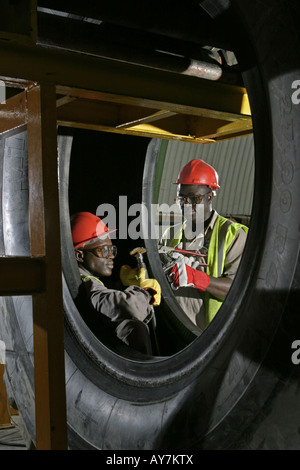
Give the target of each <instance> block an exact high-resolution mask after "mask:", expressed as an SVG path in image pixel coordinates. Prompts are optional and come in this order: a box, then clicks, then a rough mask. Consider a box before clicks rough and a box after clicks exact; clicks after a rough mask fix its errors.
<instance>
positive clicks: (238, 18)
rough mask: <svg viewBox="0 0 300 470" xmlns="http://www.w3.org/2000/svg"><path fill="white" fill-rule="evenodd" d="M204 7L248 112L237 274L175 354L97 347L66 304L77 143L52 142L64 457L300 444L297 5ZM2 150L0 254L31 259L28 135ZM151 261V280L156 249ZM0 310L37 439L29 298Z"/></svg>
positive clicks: (11, 372)
mask: <svg viewBox="0 0 300 470" xmlns="http://www.w3.org/2000/svg"><path fill="white" fill-rule="evenodd" d="M230 5H231V6H230ZM205 7H206V8H207V9H208V10H209V11H211V14H214V15H215V14H216V15H221V17H224V21H229V22H230V24H231V25H232V24H234V25H235V28H231V29H230V30H231V31H233V30H234V31H235V34H237V44H238V46H237V47H238V49H239V50H238V60H239V63H241V64H242V65H243V68H244V73H243V75H244V80H245V83H246V86H247V90H248V94H249V98H250V103H251V108H252V114H253V123H254V135H255V154H256V177H255V196H254V204H253V215H252V221H251V227H250V232H249V237H248V242H247V246H246V249H245V253H244V256H243V259H242V263H241V266H240V270H239V273H238V276H237V278H236V279H235V281H234V284H233V287H232V289H231V290H230V292H229V294H228V297H227V299H226V301H225V302H224V304H223V306H222V309H221V310H220V313H219V314H218V315H217V317H216V318H215V320H214V321H213V322H212V324H211V325H210V326H209V327H208V328H207V330H205V332H204V333H203V334H202V335H201V336H200V337H199V338H197V339H196V340H195V341H193V342H192V343H191V344H189V345H187V346H186V347H185V348H183V349H182V350H179V351H177V352H176V353H175V354H173V355H172V356H170V357H168V356H165V357H153V358H152V357H150V358H147V357H143V358H141V357H137V356H135V355H134V353H133V352H132V351H129V350H127V349H126V350H123V349H122V350H121V349H119V346H116V345H114V344H111V343H110V341H109V340H108V342H107V343H105V338H103V339H102V340H101V341H100V340H99V339H98V338H97V337H96V335H95V334H94V333H93V332H92V331H91V329H90V328H89V326H88V325H87V322H86V321H85V320H84V319H83V318H82V315H81V314H80V313H79V311H78V308H77V306H76V305H75V302H74V299H75V298H76V296H77V290H78V285H79V283H78V275H77V272H76V265H75V260H74V258H73V257H72V246H71V243H70V240H71V238H70V228H69V224H68V215H69V205H68V204H69V201H68V189H69V188H68V165H69V164H68V160H69V159H70V156H71V149H72V142H73V137H72V136H68V135H61V136H60V137H59V157H60V164H61V173H60V174H61V178H62V180H61V185H60V189H61V216H62V223H61V226H62V249H63V269H64V273H63V279H64V304H65V311H66V315H65V317H66V328H65V351H66V354H65V357H66V390H67V409H68V429H69V446H70V448H72V449H114V450H116V449H172V450H176V449H181V450H184V449H190V450H191V449H231V448H233V449H249V448H250V449H253V448H261V449H277V448H279V449H291V448H293V449H299V448H300V446H299V434H298V423H299V413H300V411H299V406H298V404H299V387H298V383H299V373H300V366H299V365H298V366H297V365H294V364H293V362H292V360H291V355H292V349H291V345H292V342H293V341H294V340H296V339H299V335H300V333H299V332H300V328H299V324H300V322H299V311H298V310H297V308H298V305H299V303H298V302H299V281H300V272H299V229H300V210H299V201H300V194H299V193H300V184H299V172H300V132H299V129H300V122H299V121H300V113H299V109H298V108H297V106H296V105H294V104H293V103H292V102H291V94H292V92H291V86H292V83H293V82H294V81H295V80H297V79H299V78H300V57H299V41H298V37H297V31H296V30H295V27H294V26H295V25H294V21H295V24H297V21H296V18H297V15H299V6H298V5H297V4H296V2H293V1H281V0H266V1H265V2H264V4H263V8H262V4H261V2H260V1H259V0H253V1H252V2H249V1H246V0H236V1H232V2H228V1H221V0H218V1H216V0H215V1H213V2H210V1H206V2H205ZM231 10H232V11H231ZM298 17H299V16H298ZM291 51H293V54H291ZM158 145H159V143H158V142H155V141H153V142H151V143H150V145H149V149H148V155H147V158H148V159H149V158H151V159H152V160H153V161H154V160H155V155H156V153H157V146H158ZM2 152H3V162H4V163H3V169H2V174H3V178H2V227H3V231H2V239H1V247H2V252H3V253H4V252H5V253H6V254H28V233H27V225H26V220H27V218H26V217H27V209H26V208H27V193H26V180H27V176H26V135H25V134H22V135H17V136H14V137H9V138H7V139H6V140H5V145H2ZM149 155H150V156H149ZM1 160H2V159H1ZM116 167H117V166H116ZM150 194H151V191H150V190H149V195H150ZM149 197H150V196H149ZM148 202H149V201H148ZM152 248H153V247H152ZM149 249H150V250H151V245H150V246H149ZM152 256H153V258H152ZM151 260H152V261H151V264H152V270H153V271H154V272H155V266H156V262H155V253H154V250H152V253H151ZM58 275H60V273H58ZM157 276H158V277H159V276H161V274H160V273H159V272H157ZM1 304H2V305H1V316H0V331H1V339H3V340H4V341H5V343H6V348H7V367H6V370H7V380H8V381H9V383H10V385H11V389H12V390H13V393H14V398H15V400H16V402H17V404H18V407H19V409H20V411H21V414H22V417H23V419H24V422H25V423H26V426H27V430H28V432H29V434H30V435H31V436H32V439H33V441H34V439H35V438H34V391H33V355H32V327H31V322H32V315H31V300H30V298H27V297H18V298H2V299H1ZM173 313H174V316H175V317H176V316H177V315H179V314H178V313H177V312H173ZM179 320H180V318H179ZM297 336H298V337H297Z"/></svg>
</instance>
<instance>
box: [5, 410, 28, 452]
mask: <svg viewBox="0 0 300 470" xmlns="http://www.w3.org/2000/svg"><path fill="white" fill-rule="evenodd" d="M0 450H27V448H26V443H25V440H24V439H23V436H22V434H21V432H20V429H19V416H13V417H12V418H11V424H10V426H5V427H0Z"/></svg>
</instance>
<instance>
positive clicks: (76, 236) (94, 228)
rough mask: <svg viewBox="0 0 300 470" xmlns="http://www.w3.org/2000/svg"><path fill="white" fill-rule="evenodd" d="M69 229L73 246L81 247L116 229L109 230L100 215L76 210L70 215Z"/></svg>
mask: <svg viewBox="0 0 300 470" xmlns="http://www.w3.org/2000/svg"><path fill="white" fill-rule="evenodd" d="M71 230H72V239H73V245H74V248H79V247H82V248H83V247H84V246H85V245H86V244H87V243H89V242H92V241H96V240H97V239H99V238H101V237H103V235H109V234H110V233H112V232H115V231H116V230H117V229H112V230H109V228H108V227H107V225H105V223H104V222H103V221H102V220H101V219H100V217H97V216H96V215H94V214H91V213H90V212H77V213H76V214H74V215H72V217H71Z"/></svg>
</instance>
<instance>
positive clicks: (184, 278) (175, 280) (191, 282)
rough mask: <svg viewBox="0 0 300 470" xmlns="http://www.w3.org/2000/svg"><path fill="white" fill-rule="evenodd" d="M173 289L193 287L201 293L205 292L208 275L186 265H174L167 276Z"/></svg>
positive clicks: (208, 280) (208, 281)
mask: <svg viewBox="0 0 300 470" xmlns="http://www.w3.org/2000/svg"><path fill="white" fill-rule="evenodd" d="M168 278H169V280H170V282H171V287H172V288H173V289H175V290H176V289H178V288H179V287H195V288H196V289H199V290H201V291H203V292H204V291H205V290H206V288H207V287H208V286H209V284H210V279H209V276H208V274H206V273H204V272H203V271H198V269H193V268H191V267H190V266H188V265H187V264H183V263H180V264H175V265H174V266H173V268H172V269H171V270H170V272H169V274H168Z"/></svg>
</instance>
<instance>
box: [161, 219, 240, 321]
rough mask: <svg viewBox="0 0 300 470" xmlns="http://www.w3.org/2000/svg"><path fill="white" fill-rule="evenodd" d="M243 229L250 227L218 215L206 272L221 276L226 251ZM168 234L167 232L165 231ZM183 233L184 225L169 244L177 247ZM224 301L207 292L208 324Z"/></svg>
mask: <svg viewBox="0 0 300 470" xmlns="http://www.w3.org/2000/svg"><path fill="white" fill-rule="evenodd" d="M240 229H243V230H244V231H245V233H246V234H247V233H248V227H246V226H245V225H243V224H239V223H238V222H232V221H231V220H229V219H226V218H225V217H222V216H221V215H218V217H217V219H216V221H215V224H214V227H213V231H212V234H211V238H210V241H209V247H208V253H207V264H208V266H207V268H206V272H207V274H208V275H209V276H213V277H221V276H222V273H223V269H224V264H225V257H226V252H227V250H228V248H229V246H230V245H231V243H232V242H233V240H234V238H235V236H236V234H237V231H238V230H240ZM165 234H166V232H165ZM182 235H183V225H181V227H180V228H179V229H178V230H177V232H176V234H175V236H174V237H173V239H172V240H171V241H170V243H169V246H171V247H173V248H174V247H176V246H177V245H179V243H181V240H182ZM222 303H223V301H222V300H219V299H217V298H215V297H212V296H211V295H210V294H209V293H208V292H206V293H205V311H206V325H208V324H209V323H210V322H211V321H212V319H213V318H214V317H215V315H216V314H217V312H218V310H219V308H220V307H221V305H222Z"/></svg>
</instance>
